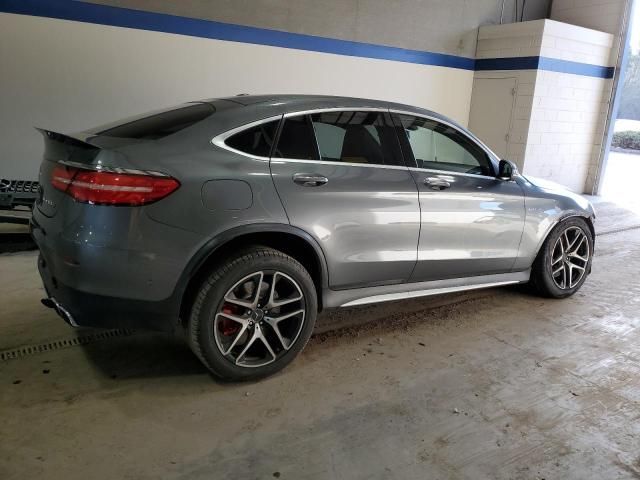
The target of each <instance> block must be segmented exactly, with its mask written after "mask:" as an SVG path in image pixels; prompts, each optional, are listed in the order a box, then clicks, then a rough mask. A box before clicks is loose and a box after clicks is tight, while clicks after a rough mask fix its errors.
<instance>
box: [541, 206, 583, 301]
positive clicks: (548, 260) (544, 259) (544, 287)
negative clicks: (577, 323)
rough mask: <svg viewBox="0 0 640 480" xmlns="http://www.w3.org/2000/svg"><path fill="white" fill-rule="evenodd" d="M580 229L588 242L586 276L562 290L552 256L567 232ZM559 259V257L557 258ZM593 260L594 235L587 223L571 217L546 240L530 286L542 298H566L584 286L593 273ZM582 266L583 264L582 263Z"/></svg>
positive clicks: (561, 223) (559, 225) (560, 224)
mask: <svg viewBox="0 0 640 480" xmlns="http://www.w3.org/2000/svg"><path fill="white" fill-rule="evenodd" d="M576 228H578V229H580V230H581V231H582V232H583V233H584V235H585V236H586V241H587V242H588V248H589V250H588V260H587V262H586V263H585V264H584V268H585V270H584V274H583V275H582V277H581V278H580V280H579V281H578V282H577V283H576V284H575V285H572V286H571V285H565V287H564V288H561V287H560V286H559V285H558V284H557V283H556V281H555V280H554V276H553V273H552V256H553V251H554V247H555V246H556V244H557V242H558V239H559V238H560V236H561V235H563V234H564V232H566V231H570V232H575V229H576ZM556 258H558V257H556ZM592 260H593V234H592V233H591V229H590V228H589V225H588V224H587V222H586V221H585V220H584V219H583V218H580V217H571V218H568V219H566V220H564V221H562V222H560V223H559V224H558V225H557V226H556V227H555V228H554V229H553V230H552V231H551V233H549V235H548V236H547V238H546V240H545V241H544V243H543V244H542V247H541V248H540V252H538V256H537V257H536V259H535V261H534V262H533V267H532V270H531V281H530V285H531V286H532V287H534V289H535V290H536V291H537V292H538V293H539V294H540V295H542V296H545V297H550V298H566V297H570V296H571V295H573V294H574V293H576V292H577V291H578V290H579V289H580V287H582V285H583V284H584V282H585V280H586V279H587V277H588V276H589V273H590V272H591V262H592ZM581 265H582V262H581Z"/></svg>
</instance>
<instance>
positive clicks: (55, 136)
mask: <svg viewBox="0 0 640 480" xmlns="http://www.w3.org/2000/svg"><path fill="white" fill-rule="evenodd" d="M35 129H36V130H38V131H39V132H40V133H41V134H42V135H43V136H44V138H45V142H46V141H48V140H50V141H52V142H57V143H62V144H64V145H68V146H70V147H75V148H82V149H85V150H100V147H97V146H95V145H92V144H90V143H89V142H87V139H88V138H89V137H90V136H89V135H87V136H82V135H81V134H77V135H68V134H64V133H59V132H54V131H52V130H46V129H44V128H38V127H35Z"/></svg>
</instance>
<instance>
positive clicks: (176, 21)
mask: <svg viewBox="0 0 640 480" xmlns="http://www.w3.org/2000/svg"><path fill="white" fill-rule="evenodd" d="M0 11H3V12H7V13H18V14H23V15H34V16H39V17H50V18H59V19H63V20H75V21H78V22H87V23H96V24H100V25H111V26H117V27H128V28H136V29H140V30H151V31H155V32H164V33H175V34H179V35H188V36H192V37H200V38H211V39H215V40H227V41H231V42H243V43H253V44H258V45H269V46H273V47H283V48H293V49H297V50H307V51H312V52H322V53H333V54H337V55H348V56H352V57H364V58H376V59H381V60H394V61H397V62H406V63H417V64H420V65H435V66H441V67H450V68H459V69H464V70H473V69H474V66H475V60H474V59H473V58H466V57H458V56H455V55H446V54H443V53H432V52H423V51H419V50H407V49H404V48H397V47H388V46H384V45H374V44H370V43H362V42H352V41H348V40H338V39H334V38H325V37H316V36H313V35H303V34H299V33H290V32H282V31H278V30H268V29H265V28H256V27H247V26H244V25H233V24H229V23H221V22H214V21H211V20H201V19H195V18H187V17H178V16H175V15H167V14H163V13H155V12H144V11H140V10H131V9H128V8H120V7H111V6H106V5H97V4H92V3H83V2H77V1H71V0H0Z"/></svg>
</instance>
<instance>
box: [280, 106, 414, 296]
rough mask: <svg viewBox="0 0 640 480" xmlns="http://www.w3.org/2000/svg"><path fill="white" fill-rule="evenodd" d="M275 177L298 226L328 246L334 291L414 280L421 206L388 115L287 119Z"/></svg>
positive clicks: (346, 113)
mask: <svg viewBox="0 0 640 480" xmlns="http://www.w3.org/2000/svg"><path fill="white" fill-rule="evenodd" d="M316 139H317V140H316ZM271 173H272V177H273V181H274V183H275V186H276V189H277V191H278V194H279V196H280V198H281V200H282V203H283V205H284V208H285V210H286V213H287V216H288V217H289V221H290V223H291V225H293V226H296V227H299V228H301V229H303V230H305V231H306V232H308V233H309V234H310V235H312V236H313V237H314V238H315V239H316V240H317V242H318V243H319V244H320V245H321V247H322V249H323V251H324V254H325V257H326V260H327V266H328V270H329V286H330V287H331V288H333V289H343V288H352V287H363V286H371V285H381V284H391V283H399V282H405V281H407V280H408V279H409V277H410V276H411V272H412V271H413V269H414V266H415V264H416V259H417V245H418V235H419V231H420V207H419V204H418V191H417V187H416V184H415V182H414V180H413V177H412V175H411V172H410V171H409V169H408V168H407V167H406V165H405V164H404V161H403V159H402V153H401V150H400V146H399V142H398V138H397V135H396V131H395V127H394V125H393V122H392V120H391V116H390V114H389V113H388V111H381V110H373V109H369V110H367V109H360V110H342V109H341V110H336V109H332V110H328V111H327V110H324V111H317V112H312V113H310V114H289V115H285V118H284V120H283V123H282V124H281V127H280V131H279V135H278V141H277V145H276V147H275V149H274V150H273V152H272V158H271Z"/></svg>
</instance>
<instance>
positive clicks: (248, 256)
mask: <svg viewBox="0 0 640 480" xmlns="http://www.w3.org/2000/svg"><path fill="white" fill-rule="evenodd" d="M256 272H280V273H283V274H285V275H286V276H288V277H290V279H293V280H294V281H295V283H296V284H297V287H299V291H301V294H302V300H301V301H304V309H305V313H304V314H303V316H302V318H303V320H302V321H301V322H300V323H301V327H299V326H297V327H296V330H297V331H298V332H299V333H298V334H297V336H296V337H295V339H294V340H293V341H292V342H291V343H290V345H288V347H287V348H288V350H287V349H285V348H282V350H281V351H278V353H277V356H276V357H275V360H271V363H268V364H266V365H263V366H242V365H237V364H236V363H235V361H234V359H233V358H232V356H229V355H227V356H225V355H224V354H223V351H222V350H221V348H222V347H220V346H219V344H218V343H217V340H216V339H219V338H220V335H222V334H221V333H220V325H219V324H218V329H219V330H218V332H217V333H214V332H215V328H216V320H215V319H216V317H218V316H219V315H220V311H224V310H221V309H223V308H228V304H227V300H225V295H227V293H228V292H229V291H230V289H232V287H234V286H235V285H237V284H238V282H242V281H243V280H244V279H245V278H247V276H251V275H260V274H259V273H256ZM274 275H275V274H274ZM252 278H253V277H252ZM259 278H260V280H258V283H257V285H258V294H257V297H255V298H256V299H257V298H260V293H259V292H260V287H261V281H262V277H259ZM265 278H266V276H265ZM274 278H275V277H272V282H273V283H278V281H276V280H273V279H274ZM282 278H285V277H282ZM237 288H240V287H237ZM269 288H271V287H270V286H269ZM225 305H227V306H226V307H225ZM232 306H233V305H232ZM243 308H244V307H243ZM248 311H249V310H247V312H248ZM256 311H257V309H256ZM317 311H318V300H317V295H316V289H315V285H314V283H313V280H312V279H311V276H310V275H309V273H308V272H307V270H306V269H305V268H304V267H303V266H302V265H301V264H300V263H299V262H298V261H297V260H295V259H294V258H292V257H290V256H288V255H286V254H284V253H282V252H280V251H278V250H274V249H272V248H268V247H261V246H255V247H250V248H247V249H246V250H243V251H242V252H239V253H238V254H236V255H235V256H232V257H230V258H229V260H227V261H225V262H224V263H223V264H222V265H220V266H218V267H217V268H215V269H214V270H213V271H212V272H211V274H210V275H209V276H208V278H207V279H206V280H205V281H204V282H203V284H202V286H201V287H200V290H199V291H198V294H197V296H196V299H195V301H194V304H193V307H192V309H191V315H190V318H189V329H188V339H189V344H190V346H191V349H192V350H193V352H194V353H195V354H196V356H197V357H198V358H199V359H200V360H201V361H202V363H203V364H204V365H205V366H206V367H207V368H208V369H209V370H210V371H211V372H212V373H213V374H214V375H215V376H216V377H219V378H221V379H225V380H232V381H243V380H256V379H259V378H263V377H266V376H269V375H272V374H274V373H276V372H278V371H280V370H282V369H283V368H284V367H286V366H287V365H288V364H289V363H290V362H291V361H292V360H293V359H294V358H295V357H296V356H297V355H298V353H300V351H301V350H302V349H303V348H304V346H305V345H306V344H307V342H308V341H309V338H310V337H311V333H312V332H313V328H314V325H315V321H316V316H317ZM234 315H235V314H234ZM241 315H245V314H244V313H241ZM247 318H248V319H251V318H252V317H251V316H248V317H247ZM258 323H260V325H263V327H262V331H263V332H265V334H266V332H267V330H269V329H270V328H272V327H270V325H268V324H264V322H258V321H256V322H255V324H254V325H253V326H252V327H251V328H260V327H258ZM243 332H245V334H246V335H251V330H250V329H249V328H247V330H243ZM216 335H218V336H217V337H216ZM225 335H226V334H225ZM243 335H244V334H243ZM270 335H272V336H273V335H274V333H273V332H272V331H271V334H270ZM238 337H240V334H238ZM276 338H277V337H276ZM255 343H256V344H259V343H258V342H255ZM262 346H264V343H262ZM272 350H273V351H274V352H276V349H275V348H273V349H272ZM265 353H266V351H265Z"/></svg>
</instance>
